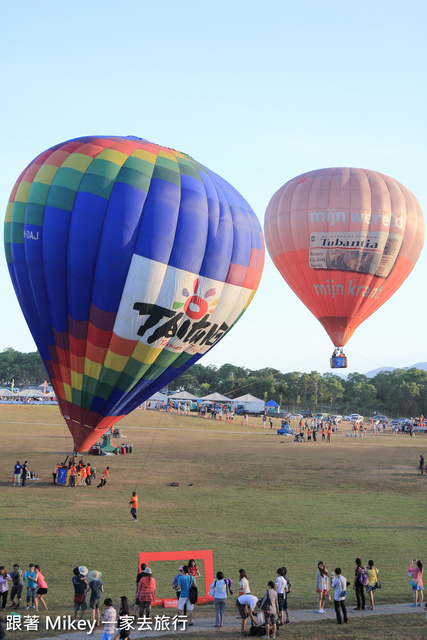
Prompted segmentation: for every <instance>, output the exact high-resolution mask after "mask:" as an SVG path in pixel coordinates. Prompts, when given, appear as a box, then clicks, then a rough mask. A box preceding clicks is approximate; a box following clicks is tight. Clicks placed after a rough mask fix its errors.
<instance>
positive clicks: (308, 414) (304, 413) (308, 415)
mask: <svg viewBox="0 0 427 640" xmlns="http://www.w3.org/2000/svg"><path fill="white" fill-rule="evenodd" d="M300 413H301V415H302V417H303V418H311V417H312V416H313V412H312V411H300Z"/></svg>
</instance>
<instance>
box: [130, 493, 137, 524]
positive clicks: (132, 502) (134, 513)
mask: <svg viewBox="0 0 427 640" xmlns="http://www.w3.org/2000/svg"><path fill="white" fill-rule="evenodd" d="M129 504H130V506H131V509H130V513H131V515H132V517H133V522H136V521H137V520H138V515H137V509H138V496H137V495H136V491H132V498H131V499H130V502H129Z"/></svg>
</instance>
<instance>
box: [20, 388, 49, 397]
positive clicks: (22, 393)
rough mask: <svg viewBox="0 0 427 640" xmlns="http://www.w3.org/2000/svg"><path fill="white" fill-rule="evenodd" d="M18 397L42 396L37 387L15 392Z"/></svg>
mask: <svg viewBox="0 0 427 640" xmlns="http://www.w3.org/2000/svg"><path fill="white" fill-rule="evenodd" d="M16 395H17V396H18V398H43V394H42V392H41V391H39V390H38V389H24V390H23V391H20V392H19V393H17V394H16Z"/></svg>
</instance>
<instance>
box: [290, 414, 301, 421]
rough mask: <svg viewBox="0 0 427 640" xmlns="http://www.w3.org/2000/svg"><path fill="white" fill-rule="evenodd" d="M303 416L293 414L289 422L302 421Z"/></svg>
mask: <svg viewBox="0 0 427 640" xmlns="http://www.w3.org/2000/svg"><path fill="white" fill-rule="evenodd" d="M301 418H302V415H301V414H300V413H292V414H291V415H290V416H289V418H288V420H301Z"/></svg>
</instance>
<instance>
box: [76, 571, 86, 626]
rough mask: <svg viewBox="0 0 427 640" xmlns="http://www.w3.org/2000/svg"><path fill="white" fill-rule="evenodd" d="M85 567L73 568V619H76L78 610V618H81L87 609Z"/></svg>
mask: <svg viewBox="0 0 427 640" xmlns="http://www.w3.org/2000/svg"><path fill="white" fill-rule="evenodd" d="M88 573H89V572H88V570H87V568H86V567H83V566H82V567H76V568H75V569H73V574H74V575H73V579H72V581H73V587H74V620H77V615H78V612H79V611H80V620H82V619H83V616H84V613H85V611H86V609H87V602H86V593H87V591H88V585H87V580H86V576H87V574H88Z"/></svg>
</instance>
